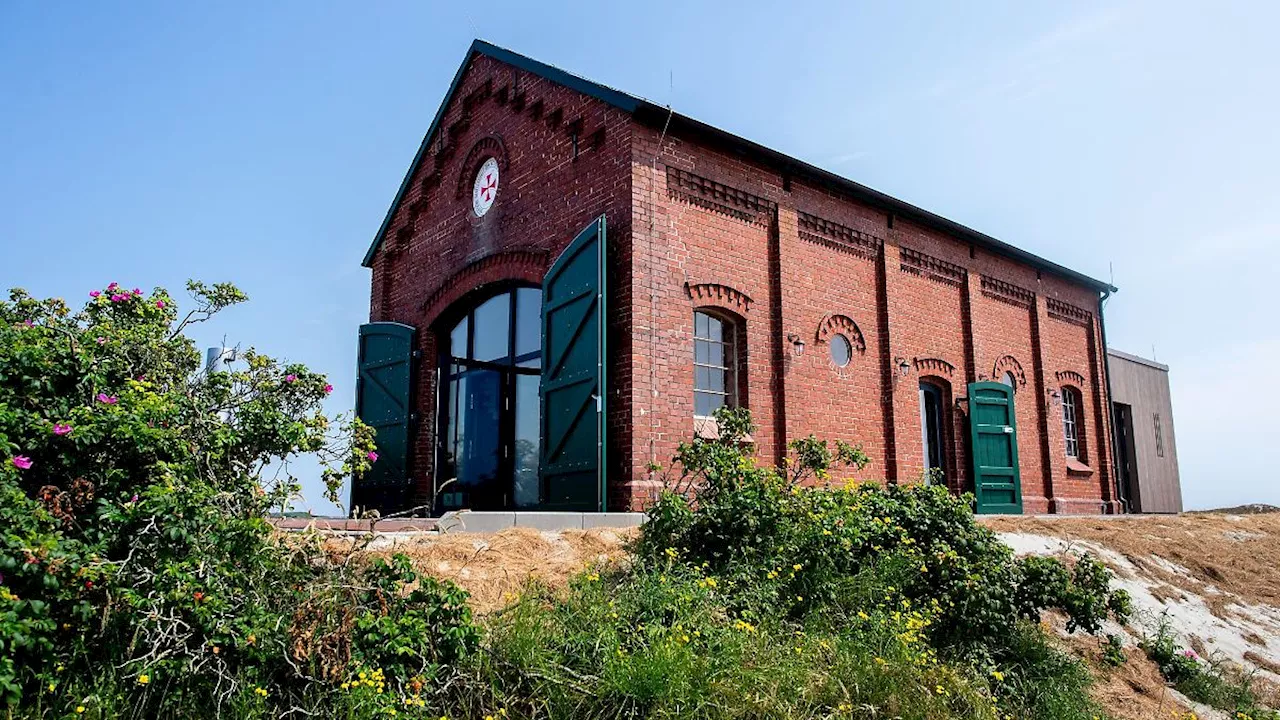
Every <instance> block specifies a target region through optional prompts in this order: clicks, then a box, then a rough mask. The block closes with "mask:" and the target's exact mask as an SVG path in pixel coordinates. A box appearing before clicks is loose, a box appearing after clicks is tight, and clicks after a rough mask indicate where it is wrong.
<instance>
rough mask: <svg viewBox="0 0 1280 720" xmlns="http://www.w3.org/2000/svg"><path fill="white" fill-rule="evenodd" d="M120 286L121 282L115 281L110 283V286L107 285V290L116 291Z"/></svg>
mask: <svg viewBox="0 0 1280 720" xmlns="http://www.w3.org/2000/svg"><path fill="white" fill-rule="evenodd" d="M118 287H120V283H118V282H113V283H111V284H110V285H108V286H107V292H115V291H116V288H118Z"/></svg>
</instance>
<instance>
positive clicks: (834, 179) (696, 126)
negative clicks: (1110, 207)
mask: <svg viewBox="0 0 1280 720" xmlns="http://www.w3.org/2000/svg"><path fill="white" fill-rule="evenodd" d="M476 53H479V54H483V55H488V56H489V57H492V58H494V59H496V60H499V61H501V62H504V63H507V64H509V65H512V66H514V67H517V68H520V69H521V70H525V71H528V72H531V73H534V74H535V75H539V76H541V77H544V78H546V79H548V80H550V81H552V82H555V83H558V84H560V85H564V86H565V87H568V88H570V89H573V90H577V91H578V92H581V93H583V94H584V95H587V96H589V97H593V98H596V99H597V100H600V101H602V102H605V103H608V104H609V105H612V106H614V107H616V108H618V109H619V110H622V111H623V112H627V113H630V114H631V115H632V116H634V117H635V118H636V119H637V120H638V121H640V122H644V123H646V124H649V125H661V124H662V123H665V122H667V120H668V119H670V122H671V124H672V129H684V130H688V131H691V132H693V133H696V134H698V135H701V136H703V137H705V138H708V139H710V140H712V141H714V142H716V143H719V144H721V145H724V146H726V147H727V148H728V149H730V150H731V151H733V152H737V153H740V154H744V155H750V156H755V157H758V158H761V159H762V160H764V161H765V162H766V163H768V164H770V165H772V166H774V167H775V168H777V169H780V170H783V171H785V172H790V173H792V174H793V175H796V176H803V177H807V178H810V179H812V180H815V181H817V182H818V183H819V184H821V185H824V186H827V187H831V188H835V189H837V190H840V191H842V192H844V193H846V194H848V195H851V196H852V197H854V198H855V199H857V200H859V201H861V202H864V203H867V204H868V205H872V206H874V207H877V208H880V209H882V210H885V211H886V212H891V213H893V214H894V215H898V216H900V217H903V218H906V219H908V220H912V221H914V222H918V223H920V224H921V225H924V226H926V227H931V228H934V229H936V230H941V231H942V232H945V233H949V234H952V235H956V236H959V237H960V238H962V239H964V240H968V241H969V242H972V243H973V244H974V245H977V246H979V247H983V248H985V249H987V250H990V251H992V252H994V253H996V254H997V255H1004V256H1006V257H1011V258H1014V259H1016V260H1020V261H1022V262H1025V263H1027V264H1028V265H1031V266H1032V267H1035V268H1038V269H1041V270H1047V271H1049V272H1051V273H1054V274H1057V275H1061V276H1063V277H1066V278H1068V279H1071V280H1074V281H1076V282H1079V283H1081V284H1083V285H1086V286H1088V287H1090V288H1092V289H1094V290H1096V291H1098V292H1108V293H1113V292H1116V291H1117V290H1118V289H1119V288H1117V287H1115V286H1114V285H1112V284H1111V283H1107V282H1103V281H1101V280H1097V279H1095V278H1092V277H1089V276H1088V275H1085V274H1083V273H1080V272H1076V271H1075V270H1072V269H1070V268H1068V267H1064V266H1062V265H1059V264H1057V263H1055V262H1052V261H1049V260H1046V259H1044V258H1042V257H1040V256H1039V255H1035V254H1033V253H1029V252H1027V251H1026V250H1022V249H1021V248H1018V247H1015V246H1013V245H1010V244H1009V243H1006V242H1003V241H1001V240H997V239H995V238H993V237H991V236H990V235H987V234H986V233H982V232H978V231H977V230H974V229H973V228H970V227H967V226H965V225H961V224H960V223H958V222H955V221H954V220H948V219H947V218H944V217H942V216H941V215H937V214H935V213H932V212H929V211H928V210H925V209H923V208H920V207H917V206H915V205H912V204H911V203H908V202H906V201H904V200H899V199H898V198H895V197H893V196H891V195H886V194H885V193H882V192H880V191H879V190H874V189H872V188H869V187H867V186H866V185H863V184H861V183H857V182H854V181H853V180H850V179H848V178H846V177H842V176H840V175H837V174H835V173H833V172H830V171H828V170H823V169H822V168H820V167H817V166H816V165H811V164H809V163H807V162H804V161H803V160H798V159H796V158H794V157H791V156H790V155H786V154H784V153H781V152H778V151H777V150H773V149H771V148H768V147H765V146H764V145H761V144H759V143H756V142H752V141H751V140H747V139H746V138H743V137H740V136H738V135H734V134H733V133H730V132H728V131H725V130H721V129H720V128H717V127H715V126H713V125H708V124H706V123H704V122H702V121H700V120H695V119H693V118H691V117H689V116H687V115H681V114H680V113H676V112H672V111H671V110H670V109H669V108H665V107H662V106H660V105H657V104H656V103H652V102H650V101H648V100H644V99H643V98H639V97H636V96H635V95H631V94H629V93H625V92H622V91H620V90H615V89H613V88H610V87H607V86H605V85H601V84H600V83H597V82H593V81H591V80H587V79H585V78H583V77H580V76H578V75H574V74H573V73H569V72H566V71H564V70H561V69H560V68H557V67H552V66H551V65H547V64H546V63H542V62H538V61H537V60H534V59H533V58H530V57H527V56H525V55H521V54H519V53H517V52H513V51H511V50H507V49H506V48H500V47H498V46H496V45H493V44H491V43H487V42H485V41H483V40H475V41H474V42H472V43H471V48H470V49H469V50H468V51H467V55H466V57H465V58H463V60H462V65H460V66H459V67H458V72H457V74H455V75H454V78H453V83H452V84H451V85H450V86H449V91H448V92H447V93H446V94H445V96H444V100H443V101H442V102H441V103H440V109H439V110H437V111H436V116H435V119H434V120H432V121H431V127H430V128H429V129H428V130H427V134H426V135H425V136H423V138H422V144H421V145H420V146H419V147H418V153H417V154H416V155H415V156H414V158H413V163H412V164H411V165H410V166H409V171H408V172H407V173H406V174H405V177H404V181H403V182H402V183H401V185H400V190H399V191H398V192H397V193H396V198H395V200H394V201H392V203H391V207H390V208H388V209H387V215H386V217H385V218H384V219H383V221H382V226H381V227H379V228H378V234H377V235H376V236H375V237H374V239H373V243H372V244H371V245H370V246H369V251H368V252H366V253H365V256H364V260H363V262H362V263H361V264H362V265H364V266H365V267H370V266H371V264H372V262H373V256H374V254H375V253H376V252H377V250H378V245H380V244H381V243H382V240H383V237H384V236H385V234H386V232H387V228H388V226H389V225H390V224H391V217H392V215H393V214H394V213H395V210H396V208H397V207H398V206H399V205H400V200H401V199H402V198H403V197H404V194H405V192H406V191H407V190H408V187H409V182H410V180H411V179H412V178H413V173H414V171H415V170H417V168H418V163H419V162H420V161H421V160H422V156H423V155H424V154H425V153H426V150H427V145H428V144H429V143H430V141H431V138H432V136H433V135H435V132H436V130H437V129H438V128H439V125H440V121H441V120H442V119H443V117H444V112H445V109H446V108H448V106H449V102H450V101H451V100H452V99H453V94H454V92H456V91H457V88H458V83H459V82H461V80H462V74H463V72H464V71H465V70H466V68H467V64H468V63H470V62H471V57H472V55H473V54H476Z"/></svg>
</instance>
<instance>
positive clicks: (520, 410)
mask: <svg viewBox="0 0 1280 720" xmlns="http://www.w3.org/2000/svg"><path fill="white" fill-rule="evenodd" d="M541 313H542V291H541V290H540V289H538V288H528V287H522V288H511V289H507V290H504V291H502V292H499V293H498V294H496V295H490V296H488V297H485V298H483V299H482V300H481V301H479V302H475V303H473V304H470V305H467V306H465V307H463V308H462V309H461V310H460V311H459V312H458V313H456V314H454V315H453V317H455V318H458V319H457V320H456V321H455V324H454V325H453V326H452V327H451V328H450V329H449V332H448V335H447V336H446V340H445V342H444V343H443V345H444V347H442V348H441V353H440V424H439V427H440V430H441V434H440V438H439V460H438V462H437V463H436V468H437V476H436V477H437V487H439V491H438V497H437V503H438V504H439V506H440V508H439V509H440V510H456V509H460V508H468V509H473V510H506V509H513V508H524V507H532V506H536V505H537V504H538V503H539V502H540V500H541V497H542V491H541V490H542V489H541V487H540V484H539V481H538V456H539V450H540V448H539V410H540V401H539V397H538V391H539V384H540V383H541V372H542V320H541Z"/></svg>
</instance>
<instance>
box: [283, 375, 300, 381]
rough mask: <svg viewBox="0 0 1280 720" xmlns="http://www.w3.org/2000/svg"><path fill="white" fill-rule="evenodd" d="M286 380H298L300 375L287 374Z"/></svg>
mask: <svg viewBox="0 0 1280 720" xmlns="http://www.w3.org/2000/svg"><path fill="white" fill-rule="evenodd" d="M284 381H285V382H297V381H298V376H297V375H292V374H290V375H285V376H284Z"/></svg>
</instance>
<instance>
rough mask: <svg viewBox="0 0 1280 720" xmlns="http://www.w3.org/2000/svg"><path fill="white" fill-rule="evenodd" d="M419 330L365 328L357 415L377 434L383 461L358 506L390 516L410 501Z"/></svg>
mask: <svg viewBox="0 0 1280 720" xmlns="http://www.w3.org/2000/svg"><path fill="white" fill-rule="evenodd" d="M413 343H414V329H413V328H412V327H410V326H408V325H401V324H400V323H392V322H377V323H368V324H366V325H361V326H360V349H359V370H360V376H359V379H358V380H357V381H356V415H357V416H359V418H360V419H361V420H363V421H364V422H365V423H367V424H369V425H371V426H372V427H373V429H374V431H375V432H376V433H377V444H378V460H377V462H375V463H373V468H372V469H371V470H370V471H369V472H368V473H366V474H365V476H364V477H362V478H361V479H360V481H359V482H358V483H357V484H355V485H354V486H353V487H352V489H351V504H352V506H353V507H354V506H360V507H362V508H376V509H379V510H382V511H383V512H386V511H388V510H398V509H402V508H403V506H404V505H405V503H407V502H408V499H409V497H408V496H409V491H410V488H411V486H412V482H411V481H410V478H409V432H410V423H411V421H412V420H413V407H412V405H411V402H412V398H413Z"/></svg>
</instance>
